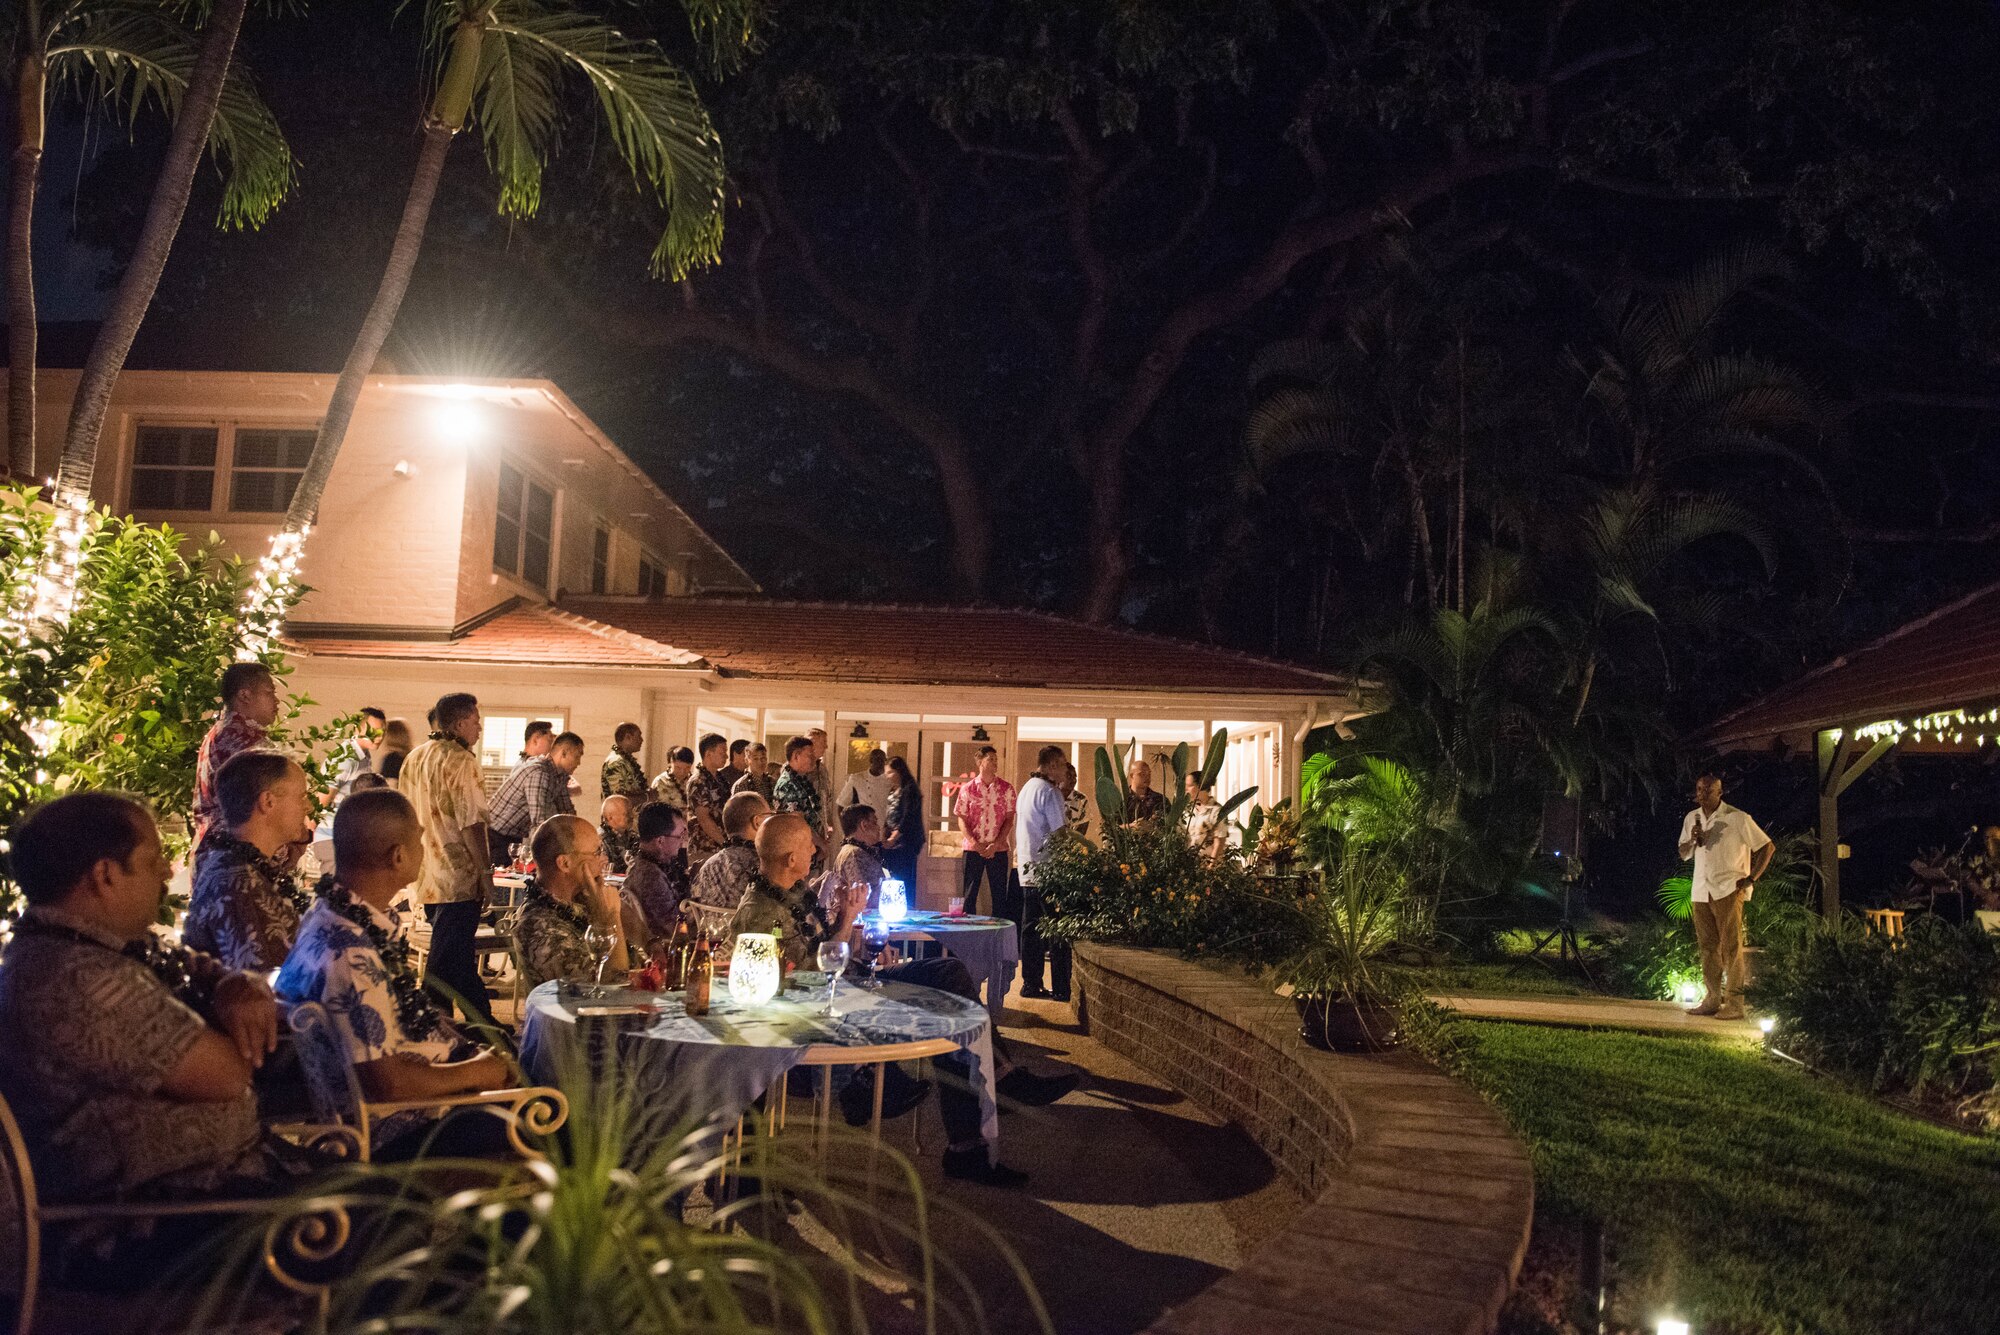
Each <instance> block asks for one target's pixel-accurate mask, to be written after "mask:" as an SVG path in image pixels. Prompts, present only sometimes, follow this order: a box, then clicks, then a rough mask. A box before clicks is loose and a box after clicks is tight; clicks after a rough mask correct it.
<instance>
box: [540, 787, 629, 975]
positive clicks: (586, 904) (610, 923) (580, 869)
mask: <svg viewBox="0 0 2000 1335" xmlns="http://www.w3.org/2000/svg"><path fill="white" fill-rule="evenodd" d="M593 927H595V928H597V929H598V930H599V931H602V932H608V933H610V934H611V937H612V947H611V953H610V955H609V957H608V958H607V959H606V961H605V965H604V976H605V978H606V979H607V980H622V979H623V978H624V977H625V976H626V974H627V973H628V972H629V971H630V970H631V967H632V960H631V955H630V954H629V952H628V951H627V949H626V944H625V926H624V923H623V921H622V920H621V917H620V913H619V900H618V892H617V891H615V890H613V889H612V888H611V887H610V886H608V885H606V884H605V883H604V849H603V845H602V842H601V841H600V840H599V839H598V837H597V831H596V830H594V829H592V828H591V827H590V822H589V821H587V820H585V819H584V818H583V817H581V816H551V817H549V818H548V819H547V820H545V821H543V822H542V826H541V828H540V829H538V830H536V831H535V879H534V880H532V881H530V882H529V883H528V893H527V898H526V902H525V904H524V905H523V907H522V909H521V917H520V920H519V921H518V922H517V923H516V924H515V925H514V953H515V955H516V956H517V957H518V959H519V961H520V966H521V972H522V974H523V975H524V976H525V980H526V982H527V984H528V986H529V987H531V988H532V987H539V986H541V985H542V984H543V983H546V982H548V981H549V980H550V979H552V978H560V979H563V980H565V981H567V982H572V983H594V982H596V981H597V972H598V970H597V961H596V960H595V959H594V958H593V957H592V955H591V953H590V945H589V943H588V942H587V941H586V940H585V939H584V937H585V934H586V933H587V932H589V931H590V929H591V928H593Z"/></svg>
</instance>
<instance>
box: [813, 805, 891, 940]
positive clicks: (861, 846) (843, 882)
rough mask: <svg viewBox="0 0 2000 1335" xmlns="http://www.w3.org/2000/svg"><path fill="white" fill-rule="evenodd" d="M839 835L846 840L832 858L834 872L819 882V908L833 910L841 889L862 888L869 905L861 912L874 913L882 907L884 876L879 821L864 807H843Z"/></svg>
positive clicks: (872, 810) (871, 810)
mask: <svg viewBox="0 0 2000 1335" xmlns="http://www.w3.org/2000/svg"><path fill="white" fill-rule="evenodd" d="M840 832H841V834H843V835H845V836H846V838H845V839H844V841H843V842H842V843H841V845H840V850H839V851H838V852H836V853H835V854H834V855H833V869H832V870H831V871H829V872H828V873H827V874H826V876H825V878H824V879H823V880H822V881H821V882H820V890H819V902H820V905H821V907H823V908H832V907H833V905H834V904H835V902H836V901H837V899H838V896H839V894H840V890H841V887H843V886H850V885H865V886H867V887H868V904H867V907H865V908H864V909H862V912H863V913H873V912H875V911H876V910H877V909H878V908H880V907H881V906H882V878H883V876H884V875H886V874H887V873H886V872H884V870H883V868H882V818H881V817H880V816H878V815H876V814H875V808H874V807H871V806H868V805H866V804H865V803H857V804H855V805H854V806H850V807H842V808H841V811H840Z"/></svg>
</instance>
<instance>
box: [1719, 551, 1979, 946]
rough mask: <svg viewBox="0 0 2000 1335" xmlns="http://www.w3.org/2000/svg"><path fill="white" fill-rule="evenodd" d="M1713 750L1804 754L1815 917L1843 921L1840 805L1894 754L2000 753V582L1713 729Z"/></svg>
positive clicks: (1810, 675) (1844, 657) (1749, 706)
mask: <svg viewBox="0 0 2000 1335" xmlns="http://www.w3.org/2000/svg"><path fill="white" fill-rule="evenodd" d="M1696 740H1697V741H1698V742H1700V743H1702V744H1704V745H1706V746H1709V747H1712V748H1714V749H1715V750H1717V751H1763V752H1769V753H1774V754H1778V755H1808V754H1809V755H1811V756H1812V757H1813V759H1814V763H1815V765H1816V767H1817V775H1818V789H1819V822H1818V823H1819V872H1820V884H1821V906H1822V909H1823V910H1824V912H1825V913H1826V914H1827V915H1828V916H1832V915H1833V914H1836V913H1838V912H1839V910H1840V796H1841V794H1842V793H1844V792H1846V791H1847V789H1848V788H1849V787H1851V786H1852V785H1853V783H1854V781H1855V780H1856V779H1858V778H1860V777H1861V775H1862V773H1863V772H1865V771H1866V770H1867V769H1868V767H1869V766H1870V765H1873V764H1874V763H1875V762H1876V761H1877V760H1880V759H1881V758H1882V757H1883V756H1884V755H1886V754H1888V752H1889V751H1890V750H1891V749H1892V748H1900V749H1901V750H1902V751H1903V752H1904V753H1906V754H1913V755H1971V754H1975V753H1977V752H1978V751H1980V750H1981V749H1982V748H1984V747H1986V746H1989V745H2000V583H1996V584H1990V585H1988V586H1986V587H1985V588H1982V589H1979V590H1977V591H1976V592H1974V593H1970V594H1968V595H1966V596H1965V597H1963V598H1960V599H1959V600H1958V601H1956V602H1953V603H1949V604H1947V605H1945V606H1944V607H1941V608H1939V609H1938V610H1936V611H1934V612H1931V613H1929V614H1928V615H1926V616H1922V617H1919V618H1917V619H1916V620H1914V621H1911V622H1909V623H1907V624H1906V625H1903V626H1900V627H1898V628H1897V629H1895V630H1893V631H1890V632H1889V633H1888V634H1887V635H1884V636H1882V637H1881V638H1880V639H1877V640H1874V641H1872V642H1871V643H1869V644H1866V645H1863V646H1862V647H1861V648H1859V649H1856V650H1854V651H1852V652H1851V653H1847V654H1843V655H1842V656H1841V657H1839V658H1836V659H1834V660H1833V661H1832V662H1830V663H1827V664H1825V665H1823V666H1821V667H1819V668H1816V669H1814V670H1813V671H1811V672H1808V673H1807V674H1806V675H1805V676H1803V677H1800V678H1799V679H1798V680H1796V681H1793V682H1791V683H1789V684H1787V685H1785V686H1781V687H1779V688H1778V689H1777V690H1775V691H1772V692H1771V693H1770V694H1768V695H1765V696H1762V697H1760V698H1759V699H1756V700H1753V701H1751V702H1750V703H1749V704H1747V705H1744V706H1743V707H1742V708H1740V709H1737V710H1735V711H1734V712H1732V713H1730V714H1728V715H1725V716H1724V717H1723V718H1721V719H1719V720H1717V721H1716V722H1715V723H1713V724H1710V725H1709V727H1708V728H1707V729H1705V730H1704V731H1703V732H1702V733H1701V734H1699V736H1698V737H1697V738H1696Z"/></svg>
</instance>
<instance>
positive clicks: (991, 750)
mask: <svg viewBox="0 0 2000 1335" xmlns="http://www.w3.org/2000/svg"><path fill="white" fill-rule="evenodd" d="M999 754H1000V748H999V747H997V746H982V747H980V748H979V749H978V750H977V751H974V752H973V753H972V755H973V758H974V759H976V760H984V759H986V757H988V756H997V755H999Z"/></svg>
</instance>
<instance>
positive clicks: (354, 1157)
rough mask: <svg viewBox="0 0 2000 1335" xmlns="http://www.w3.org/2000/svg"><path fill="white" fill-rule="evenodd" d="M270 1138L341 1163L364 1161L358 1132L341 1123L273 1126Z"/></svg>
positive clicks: (285, 1123) (302, 1123)
mask: <svg viewBox="0 0 2000 1335" xmlns="http://www.w3.org/2000/svg"><path fill="white" fill-rule="evenodd" d="M271 1134H272V1135H275V1136H282V1137H284V1138H285V1139H286V1140H288V1141H290V1142H291V1143H292V1144H294V1145H297V1146H298V1147H299V1148H300V1149H304V1150H312V1151H314V1152H316V1153H319V1154H325V1155H330V1156H331V1157H333V1158H335V1159H339V1160H340V1161H341V1162H342V1163H360V1162H361V1161H362V1160H363V1159H365V1158H367V1156H366V1155H365V1154H363V1153H362V1144H361V1132H360V1131H358V1130H356V1129H355V1128H354V1127H351V1126H346V1125H344V1124H342V1123H340V1122H273V1123H271Z"/></svg>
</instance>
